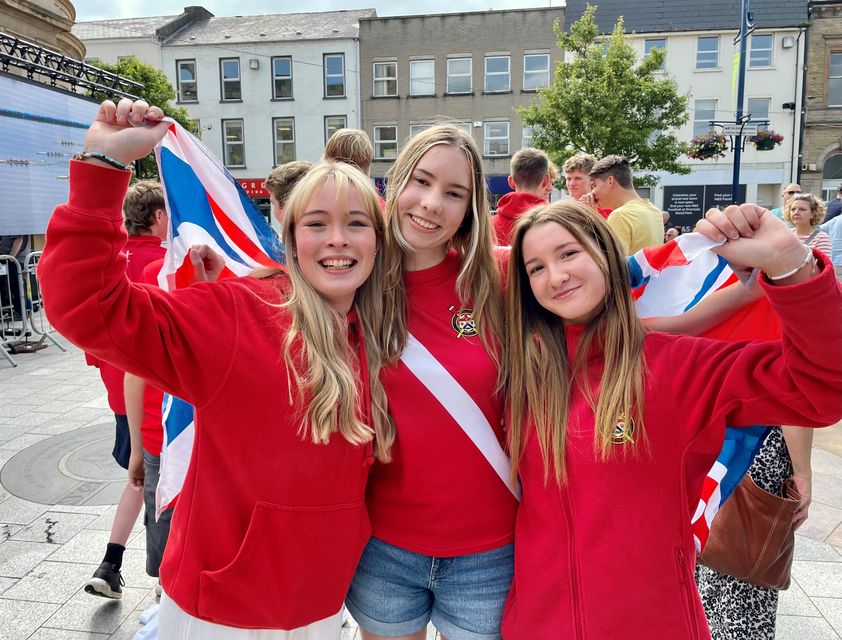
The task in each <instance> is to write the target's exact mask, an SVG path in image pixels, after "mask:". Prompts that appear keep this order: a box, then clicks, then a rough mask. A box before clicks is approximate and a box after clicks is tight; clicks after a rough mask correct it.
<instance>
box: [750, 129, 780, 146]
mask: <svg viewBox="0 0 842 640" xmlns="http://www.w3.org/2000/svg"><path fill="white" fill-rule="evenodd" d="M783 140H784V137H783V136H782V135H781V134H779V133H775V132H774V131H772V130H771V129H761V130H760V131H758V132H757V133H755V134H754V135H753V136H749V141H750V142H751V143H752V144H753V145H754V148H755V149H757V150H758V151H771V150H772V149H774V148H775V147H777V146H778V145H779V144H780V143H781V142H783Z"/></svg>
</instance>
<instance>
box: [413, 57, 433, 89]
mask: <svg viewBox="0 0 842 640" xmlns="http://www.w3.org/2000/svg"><path fill="white" fill-rule="evenodd" d="M409 95H411V96H434V95H436V70H435V62H434V61H433V60H410V62H409Z"/></svg>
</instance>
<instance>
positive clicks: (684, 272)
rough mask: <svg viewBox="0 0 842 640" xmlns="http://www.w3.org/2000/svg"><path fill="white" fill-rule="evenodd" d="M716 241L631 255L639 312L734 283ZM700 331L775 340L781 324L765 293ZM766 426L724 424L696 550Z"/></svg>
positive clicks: (677, 305)
mask: <svg viewBox="0 0 842 640" xmlns="http://www.w3.org/2000/svg"><path fill="white" fill-rule="evenodd" d="M717 244H718V243H716V242H714V241H712V240H710V239H708V238H707V237H706V236H703V235H701V234H698V233H689V234H685V235H681V236H679V237H678V238H676V239H675V240H672V241H670V242H668V243H666V244H663V245H660V246H656V247H649V248H646V249H643V250H641V251H638V252H637V253H636V254H634V255H633V256H630V257H629V259H628V265H629V273H630V275H631V281H632V292H633V295H634V296H635V298H637V311H638V314H639V315H640V317H641V318H651V317H656V316H674V315H678V314H681V313H684V312H685V311H688V310H689V309H691V308H693V307H694V306H695V305H696V304H698V303H699V302H700V301H701V300H703V299H704V298H705V297H706V296H708V295H710V294H711V293H713V292H714V291H717V290H719V289H721V288H723V287H725V286H728V285H730V284H733V283H735V282H737V276H736V275H735V274H734V272H733V271H732V270H731V268H730V267H729V266H728V263H727V262H726V261H725V259H723V258H721V257H720V256H718V255H716V254H715V253H713V252H711V251H710V249H712V248H713V247H715V246H717ZM668 267H682V268H680V269H671V268H668ZM704 335H705V336H706V337H711V338H718V339H723V340H731V341H738V340H759V339H775V338H777V337H779V335H780V324H779V323H778V320H777V316H776V315H775V314H774V312H772V310H771V309H770V307H769V303H768V301H767V300H766V298H765V297H764V298H762V299H760V300H758V301H757V302H755V303H753V304H750V305H748V306H747V307H745V308H744V309H742V310H740V311H739V312H737V313H736V314H734V315H733V316H732V317H731V318H729V319H728V320H726V321H725V322H723V323H722V324H721V325H719V326H718V327H715V328H714V329H712V330H711V331H708V332H706V333H705V334H704ZM768 431H769V428H768V427H766V426H759V425H758V426H754V427H741V428H733V427H728V428H727V429H726V431H725V443H724V444H723V447H722V451H721V453H720V454H719V457H718V458H717V460H716V462H715V463H714V465H713V467H711V470H710V471H709V472H708V475H707V478H706V479H705V482H704V485H703V486H702V493H701V496H700V497H699V503H698V505H697V506H696V511H695V512H694V514H693V516H692V518H691V522H690V526H691V529H692V531H693V539H694V542H695V544H696V551H697V552H699V553H701V550H702V549H703V548H704V546H705V543H706V542H707V539H708V535H709V534H710V526H711V523H712V522H713V517H714V516H715V515H716V513H717V511H719V508H720V507H721V506H722V504H723V503H724V502H725V500H726V498H728V496H730V495H731V493H732V492H733V491H734V489H735V488H736V487H737V485H738V484H739V482H740V480H742V478H743V476H744V475H745V474H746V471H748V469H749V467H750V466H751V463H752V461H753V460H754V456H755V454H756V453H757V450H758V449H759V448H760V446H761V445H762V444H763V440H764V439H765V438H766V434H767V433H768Z"/></svg>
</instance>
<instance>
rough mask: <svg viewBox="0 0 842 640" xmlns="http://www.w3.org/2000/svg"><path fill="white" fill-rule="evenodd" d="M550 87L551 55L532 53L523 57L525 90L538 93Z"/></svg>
mask: <svg viewBox="0 0 842 640" xmlns="http://www.w3.org/2000/svg"><path fill="white" fill-rule="evenodd" d="M548 86H550V54H548V53H530V54H527V55H525V56H523V90H524V91H537V90H538V89H541V88H543V87H548Z"/></svg>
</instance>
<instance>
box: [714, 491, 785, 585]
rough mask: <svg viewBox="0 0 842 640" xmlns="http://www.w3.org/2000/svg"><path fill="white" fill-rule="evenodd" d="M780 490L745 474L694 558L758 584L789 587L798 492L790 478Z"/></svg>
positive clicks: (728, 573)
mask: <svg viewBox="0 0 842 640" xmlns="http://www.w3.org/2000/svg"><path fill="white" fill-rule="evenodd" d="M781 493H782V494H783V495H781V496H776V495H774V494H771V493H769V492H768V491H764V490H763V489H761V488H760V487H758V486H757V485H756V484H755V482H754V480H752V479H751V477H750V476H749V475H748V474H746V476H745V477H744V478H743V479H742V481H741V482H740V484H738V485H737V488H736V489H735V490H734V493H732V494H731V496H730V497H729V498H728V499H727V500H726V501H725V504H724V505H722V508H721V509H720V510H719V512H718V513H717V514H716V516H715V517H714V518H713V525H712V526H711V530H710V536H709V537H708V541H707V544H706V545H705V548H704V550H703V551H702V555H701V556H699V562H700V563H702V564H703V565H705V566H708V567H710V568H711V569H713V570H714V571H718V572H719V573H724V574H726V575H729V576H733V577H735V578H739V579H740V580H745V581H746V582H750V583H751V584H754V585H757V586H760V587H767V588H769V589H786V588H788V587H789V581H790V570H791V569H792V557H793V554H794V552H795V528H794V524H793V521H794V518H795V513H796V511H798V505H799V502H800V500H801V496H800V494H799V493H798V491H797V490H796V488H795V484H794V483H793V481H792V480H788V481H787V482H785V483H784V485H783V487H782V488H781Z"/></svg>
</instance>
